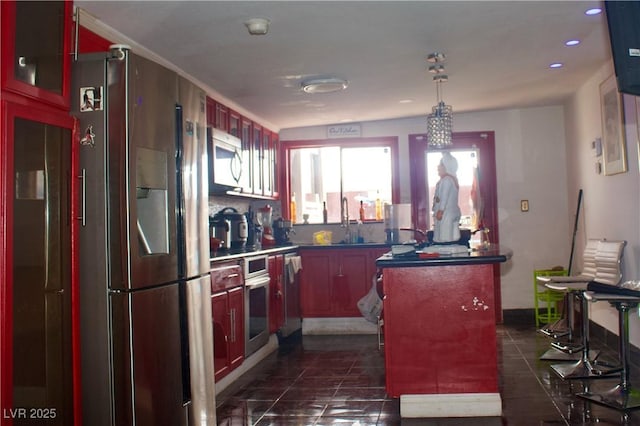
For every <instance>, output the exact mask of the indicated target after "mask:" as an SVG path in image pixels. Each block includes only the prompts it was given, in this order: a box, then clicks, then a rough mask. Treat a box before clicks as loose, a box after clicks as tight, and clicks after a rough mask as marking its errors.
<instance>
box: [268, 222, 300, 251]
mask: <svg viewBox="0 0 640 426" xmlns="http://www.w3.org/2000/svg"><path fill="white" fill-rule="evenodd" d="M290 232H294V233H295V231H293V227H292V224H291V221H290V220H284V219H283V218H281V217H280V218H278V219H276V220H274V221H273V237H274V238H275V240H276V244H277V245H279V246H282V245H288V244H291V241H289V233H290Z"/></svg>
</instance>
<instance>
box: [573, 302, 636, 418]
mask: <svg viewBox="0 0 640 426" xmlns="http://www.w3.org/2000/svg"><path fill="white" fill-rule="evenodd" d="M584 297H585V299H586V300H588V301H589V302H598V301H601V300H602V301H607V302H609V303H611V305H613V306H614V307H615V308H616V309H617V310H618V328H619V340H620V343H619V348H618V351H619V354H618V355H619V357H620V364H621V366H620V383H619V384H617V385H616V386H614V387H613V388H610V389H607V390H605V391H603V392H593V391H591V390H588V391H586V392H584V393H579V394H577V395H578V396H579V397H581V398H585V399H588V400H590V401H593V402H596V403H598V404H602V405H606V406H609V407H612V408H616V409H618V410H628V409H631V408H637V407H640V389H637V388H634V387H633V386H632V385H631V382H630V381H629V310H631V309H633V308H635V307H636V306H638V303H640V296H627V295H623V294H608V293H597V292H591V291H588V292H585V294H584Z"/></svg>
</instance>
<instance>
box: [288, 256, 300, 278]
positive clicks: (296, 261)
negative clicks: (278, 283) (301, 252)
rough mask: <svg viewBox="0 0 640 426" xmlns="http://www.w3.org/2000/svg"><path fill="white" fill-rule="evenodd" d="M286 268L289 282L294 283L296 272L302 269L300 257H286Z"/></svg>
mask: <svg viewBox="0 0 640 426" xmlns="http://www.w3.org/2000/svg"><path fill="white" fill-rule="evenodd" d="M287 268H289V282H290V283H292V284H293V283H294V282H295V279H296V274H297V273H298V271H300V269H302V259H301V258H300V256H291V257H287Z"/></svg>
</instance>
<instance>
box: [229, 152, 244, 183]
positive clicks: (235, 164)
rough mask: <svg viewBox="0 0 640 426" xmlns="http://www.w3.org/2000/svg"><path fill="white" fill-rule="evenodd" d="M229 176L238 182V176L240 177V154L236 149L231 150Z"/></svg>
mask: <svg viewBox="0 0 640 426" xmlns="http://www.w3.org/2000/svg"><path fill="white" fill-rule="evenodd" d="M231 176H232V177H233V179H234V180H235V181H236V183H240V178H241V177H242V156H241V155H240V153H239V152H238V150H237V149H236V150H234V151H233V160H231Z"/></svg>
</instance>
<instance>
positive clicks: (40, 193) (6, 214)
mask: <svg viewBox="0 0 640 426" xmlns="http://www.w3.org/2000/svg"><path fill="white" fill-rule="evenodd" d="M71 9H72V3H71V2H66V1H51V2H24V1H20V2H15V1H2V2H0V18H1V25H0V30H1V33H2V34H1V37H0V40H1V46H0V64H1V67H0V83H1V94H0V101H1V102H0V120H1V122H0V129H2V133H1V134H0V246H2V247H3V250H1V251H2V256H1V257H0V277H2V279H0V359H1V360H2V362H1V363H0V406H2V407H3V409H4V410H6V412H5V413H4V414H5V415H7V417H3V424H4V422H5V421H6V422H7V424H12V423H11V419H10V418H9V417H10V413H9V409H10V408H12V407H13V408H15V409H20V407H22V410H25V408H24V407H36V408H39V407H41V408H42V410H41V411H42V415H43V416H45V415H49V416H50V423H51V424H52V425H54V424H55V425H58V424H60V425H62V424H64V425H74V424H80V423H81V418H80V413H81V406H80V388H79V383H80V359H79V357H80V354H79V351H78V347H79V341H78V339H79V324H78V302H77V300H78V280H77V259H78V255H77V253H78V251H77V229H78V221H77V220H76V218H77V216H78V215H79V211H78V204H79V203H78V200H77V198H76V194H77V192H78V188H79V184H78V179H76V177H77V176H78V169H77V145H76V144H75V143H73V141H74V140H75V132H74V130H75V121H74V119H73V118H71V117H70V116H69V105H70V102H69V99H70V98H69V89H70V66H71V55H70V50H71V34H72V31H71V28H72V25H71ZM27 411H28V409H27ZM28 414H29V413H28V412H26V413H24V415H28Z"/></svg>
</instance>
